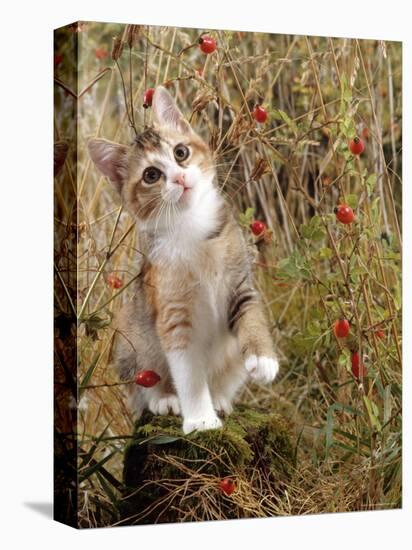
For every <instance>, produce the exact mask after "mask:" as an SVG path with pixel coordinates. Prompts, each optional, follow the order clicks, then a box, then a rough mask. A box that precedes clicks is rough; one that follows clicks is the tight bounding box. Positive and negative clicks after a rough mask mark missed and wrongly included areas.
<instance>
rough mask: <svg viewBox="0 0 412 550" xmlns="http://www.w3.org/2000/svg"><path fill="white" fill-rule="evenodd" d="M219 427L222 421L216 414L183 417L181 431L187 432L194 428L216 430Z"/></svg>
mask: <svg viewBox="0 0 412 550" xmlns="http://www.w3.org/2000/svg"><path fill="white" fill-rule="evenodd" d="M221 427H222V422H221V420H220V419H219V418H218V417H217V416H216V415H214V416H210V417H204V418H196V419H192V418H185V420H184V422H183V433H185V434H189V433H190V432H193V431H194V430H199V431H201V430H216V429H217V428H221Z"/></svg>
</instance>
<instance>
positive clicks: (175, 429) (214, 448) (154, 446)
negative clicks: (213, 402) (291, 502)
mask: <svg viewBox="0 0 412 550" xmlns="http://www.w3.org/2000/svg"><path fill="white" fill-rule="evenodd" d="M181 422H182V421H181V418H177V417H173V416H153V415H152V414H149V413H146V414H145V415H144V416H143V417H142V418H141V419H140V422H139V423H138V424H137V425H136V430H135V434H134V439H133V440H131V442H130V443H129V445H128V446H127V448H126V450H125V460H124V483H125V486H126V487H127V491H126V494H125V498H124V506H123V512H122V515H123V518H124V519H125V523H152V522H165V521H189V519H187V518H188V517H191V516H190V513H188V510H189V511H190V510H196V509H197V507H199V505H202V503H203V506H204V504H205V501H204V500H202V499H205V498H206V500H207V499H209V500H210V501H211V502H212V501H213V502H212V504H213V505H215V500H216V498H223V499H224V503H223V508H224V509H225V513H224V516H223V517H229V518H230V517H247V514H246V513H245V514H243V515H242V510H239V506H238V505H234V504H233V503H232V502H231V501H230V499H228V498H227V497H222V496H221V495H220V493H219V491H218V492H217V494H216V480H219V479H221V478H224V477H226V476H231V477H235V478H242V479H246V480H248V479H249V480H250V479H252V476H254V477H256V475H257V472H258V474H259V475H261V476H264V479H265V480H268V482H269V483H270V484H271V487H272V489H273V488H275V487H276V486H277V485H279V484H280V483H281V482H285V481H287V479H288V478H289V477H290V475H291V468H292V456H293V451H292V446H291V443H290V440H289V434H288V432H289V430H288V429H287V426H286V424H285V422H284V421H283V420H282V418H280V417H279V415H277V414H275V413H267V412H263V411H259V410H256V409H252V408H250V407H246V406H241V407H239V408H238V409H237V410H236V411H234V412H233V413H232V415H231V416H230V417H229V418H228V419H226V420H225V423H224V427H223V428H222V429H220V430H208V431H202V432H193V433H192V434H189V435H184V434H183V433H182V430H181ZM183 487H184V499H183V500H184V505H182V502H183V501H182V502H180V500H181V498H182V496H181V493H182V491H180V489H181V488H183ZM212 489H213V490H212ZM182 494H183V493H182ZM177 500H178V501H179V503H178V505H177V502H176V501H177ZM167 502H169V505H168V506H164V505H163V504H164V503H167ZM207 503H208V501H207V502H206V504H207ZM219 506H220V505H219ZM219 509H221V508H219ZM126 518H128V519H126ZM191 519H198V518H197V517H196V515H194V517H193V518H191Z"/></svg>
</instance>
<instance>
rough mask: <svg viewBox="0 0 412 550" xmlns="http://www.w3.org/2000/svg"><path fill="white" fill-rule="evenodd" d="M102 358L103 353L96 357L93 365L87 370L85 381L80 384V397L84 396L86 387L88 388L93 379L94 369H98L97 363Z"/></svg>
mask: <svg viewBox="0 0 412 550" xmlns="http://www.w3.org/2000/svg"><path fill="white" fill-rule="evenodd" d="M100 356H101V353H98V354H97V355H96V357H95V358H94V359H93V361H92V364H91V365H90V367H89V368H88V369H87V372H86V374H85V375H84V377H83V380H82V381H81V382H80V385H79V396H81V395H82V393H83V389H84V386H87V384H88V383H89V381H90V378H91V377H92V375H93V372H94V369H95V368H96V366H97V363H98V362H99V359H100Z"/></svg>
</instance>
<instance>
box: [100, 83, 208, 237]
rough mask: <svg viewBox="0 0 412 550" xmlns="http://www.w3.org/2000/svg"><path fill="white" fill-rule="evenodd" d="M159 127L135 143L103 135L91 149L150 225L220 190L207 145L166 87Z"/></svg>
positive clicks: (157, 108) (159, 101)
mask: <svg viewBox="0 0 412 550" xmlns="http://www.w3.org/2000/svg"><path fill="white" fill-rule="evenodd" d="M153 111H154V116H155V119H156V125H155V127H154V128H150V129H147V130H145V131H144V132H143V133H142V134H140V135H139V136H137V138H136V140H135V143H134V144H133V145H131V146H130V147H126V146H122V145H118V144H114V143H111V142H108V141H106V140H102V139H94V140H91V141H90V142H89V151H90V155H91V157H92V159H93V161H94V162H95V164H96V165H97V167H98V168H99V169H100V171H101V172H102V173H103V174H104V175H106V176H107V177H108V178H109V179H110V180H111V181H112V183H113V184H114V185H115V187H116V188H117V190H118V191H119V192H120V194H121V197H122V200H123V203H124V204H125V206H126V207H127V209H128V210H129V212H130V213H131V214H133V215H134V216H136V217H137V218H138V219H139V220H140V221H142V222H144V223H145V225H146V226H147V227H148V228H150V227H155V226H159V224H160V226H162V225H163V222H165V221H167V223H170V220H171V219H173V218H175V217H176V216H179V213H181V212H184V211H187V210H190V209H195V208H196V206H198V205H199V204H200V203H201V201H202V199H203V198H204V197H205V196H206V195H208V194H209V193H213V192H215V189H214V183H213V182H214V177H215V169H214V164H213V160H212V156H211V154H210V150H209V148H208V146H207V145H206V144H205V143H204V142H203V140H202V139H201V138H200V137H199V136H197V135H196V134H195V133H194V132H193V130H192V129H191V127H190V125H189V124H188V122H186V121H185V120H184V118H183V116H182V114H181V113H180V111H179V110H178V109H177V107H176V105H175V103H174V101H173V99H172V98H171V96H170V95H169V93H168V92H167V91H166V90H165V89H164V88H157V90H156V92H155V95H154V98H153Z"/></svg>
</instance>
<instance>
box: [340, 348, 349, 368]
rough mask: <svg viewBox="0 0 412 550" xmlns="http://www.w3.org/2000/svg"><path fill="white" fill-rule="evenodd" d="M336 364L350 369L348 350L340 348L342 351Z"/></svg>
mask: <svg viewBox="0 0 412 550" xmlns="http://www.w3.org/2000/svg"><path fill="white" fill-rule="evenodd" d="M338 365H339V366H340V367H345V368H346V370H347V371H350V370H351V356H350V351H349V350H347V349H344V350H342V353H341V354H340V355H339V357H338Z"/></svg>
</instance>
